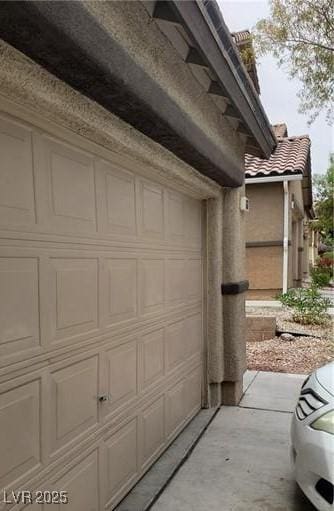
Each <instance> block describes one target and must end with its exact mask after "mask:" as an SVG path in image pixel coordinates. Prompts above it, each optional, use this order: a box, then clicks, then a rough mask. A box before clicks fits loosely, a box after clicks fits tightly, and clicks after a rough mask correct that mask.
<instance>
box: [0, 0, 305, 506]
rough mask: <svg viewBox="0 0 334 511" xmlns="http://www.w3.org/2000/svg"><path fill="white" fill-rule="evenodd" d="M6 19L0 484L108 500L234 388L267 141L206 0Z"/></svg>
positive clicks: (41, 10)
mask: <svg viewBox="0 0 334 511" xmlns="http://www.w3.org/2000/svg"><path fill="white" fill-rule="evenodd" d="M0 28H1V35H2V38H3V40H1V42H0V83H1V91H0V92H1V95H0V151H1V160H0V224H1V225H0V247H1V248H0V250H1V259H0V351H1V359H0V489H2V488H6V489H8V490H17V489H19V488H20V489H23V488H24V489H42V490H43V489H45V490H51V489H58V490H66V491H68V493H69V499H70V506H69V508H70V509H71V510H75V511H92V510H94V511H97V510H104V509H112V508H113V507H115V505H116V504H117V503H118V502H119V501H120V499H121V498H122V497H123V496H124V495H125V494H126V493H127V492H128V490H129V489H130V488H131V486H133V485H134V484H135V483H136V481H137V480H138V479H139V478H140V477H141V476H142V475H143V473H144V472H145V471H146V470H147V469H148V468H149V467H150V465H151V464H152V463H153V462H154V461H155V459H156V458H157V457H158V456H159V455H160V454H161V452H162V451H163V450H164V449H165V448H166V447H167V446H168V444H170V442H171V441H172V440H173V439H174V438H175V437H176V435H177V434H178V433H179V432H180V431H181V429H182V428H183V427H184V426H185V425H186V424H187V422H189V420H190V419H191V418H192V417H193V416H194V415H195V414H196V413H197V412H198V410H199V409H200V408H201V406H217V405H220V404H221V403H227V404H235V403H237V402H238V400H239V399H240V397H241V394H242V377H243V372H244V370H245V321H244V299H245V290H246V289H247V282H246V278H245V270H244V260H245V254H244V227H243V224H244V213H243V212H242V211H241V208H240V202H241V201H240V199H241V197H243V196H244V188H243V184H244V157H245V153H249V154H257V155H259V156H260V157H263V158H265V157H269V155H270V154H271V153H272V151H273V149H274V147H275V145H276V140H275V137H274V134H273V132H272V130H271V127H270V124H269V122H268V119H267V117H266V115H265V113H264V111H263V108H262V106H261V104H260V101H259V98H258V95H257V93H256V91H255V89H254V86H253V85H252V83H251V82H250V80H249V77H248V75H247V71H246V69H245V67H244V65H243V63H242V62H241V60H240V57H239V55H238V53H237V50H236V48H235V45H234V44H233V42H232V38H231V36H230V34H229V32H228V30H227V27H226V26H225V24H224V21H223V19H222V17H221V15H220V13H219V10H218V8H217V5H216V4H215V3H214V2H204V3H200V2H196V1H188V2H182V1H179V2H175V1H171V2H139V1H138V2H137V1H133V2H90V1H87V2H79V1H74V2H72V1H67V2H53V1H52V2H48V1H45V2H1V3H0ZM277 186H279V185H277ZM291 191H292V190H291ZM295 195H296V198H295V205H296V206H295V211H299V210H298V208H299V207H302V199H301V198H300V196H299V193H298V192H297V191H296V192H295ZM274 239H278V238H277V235H275V238H274ZM1 494H2V491H1ZM37 507H38V506H37ZM32 509H35V506H33V507H32Z"/></svg>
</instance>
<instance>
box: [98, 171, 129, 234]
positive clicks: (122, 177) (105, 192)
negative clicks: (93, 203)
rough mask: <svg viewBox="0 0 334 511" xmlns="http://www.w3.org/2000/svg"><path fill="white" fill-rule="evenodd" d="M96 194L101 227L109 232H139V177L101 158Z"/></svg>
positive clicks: (103, 230)
mask: <svg viewBox="0 0 334 511" xmlns="http://www.w3.org/2000/svg"><path fill="white" fill-rule="evenodd" d="M96 169H97V180H96V183H97V185H96V186H97V197H98V206H99V207H98V212H99V224H100V225H99V227H100V229H101V231H102V232H106V233H108V234H111V235H112V234H123V235H136V232H137V207H136V181H135V176H134V175H133V174H131V173H130V172H127V171H125V170H124V169H122V170H121V169H120V168H118V167H116V166H115V165H113V164H111V163H109V162H104V161H98V162H97V163H96Z"/></svg>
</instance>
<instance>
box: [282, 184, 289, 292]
mask: <svg viewBox="0 0 334 511" xmlns="http://www.w3.org/2000/svg"><path fill="white" fill-rule="evenodd" d="M283 190H284V209H283V285H282V288H283V293H286V292H287V290H288V254H289V252H288V250H289V182H288V181H283Z"/></svg>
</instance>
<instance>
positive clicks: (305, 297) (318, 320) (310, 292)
mask: <svg viewBox="0 0 334 511" xmlns="http://www.w3.org/2000/svg"><path fill="white" fill-rule="evenodd" d="M277 298H278V300H279V301H280V302H281V303H282V304H283V305H284V306H286V307H289V308H291V309H292V319H293V320H294V321H296V323H301V324H302V325H322V324H324V323H326V321H327V320H328V317H329V316H328V314H327V308H328V307H329V306H330V300H329V299H328V298H323V297H322V296H321V294H320V293H319V290H318V289H317V288H316V287H311V288H308V289H307V288H297V289H289V291H288V292H287V293H284V294H281V295H279V296H278V297H277Z"/></svg>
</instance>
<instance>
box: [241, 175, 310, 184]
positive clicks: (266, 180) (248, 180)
mask: <svg viewBox="0 0 334 511" xmlns="http://www.w3.org/2000/svg"><path fill="white" fill-rule="evenodd" d="M302 180H303V174H294V175H290V176H286V175H285V176H283V175H281V176H266V177H248V178H246V179H245V183H246V185H255V184H258V183H282V182H284V181H302Z"/></svg>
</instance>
